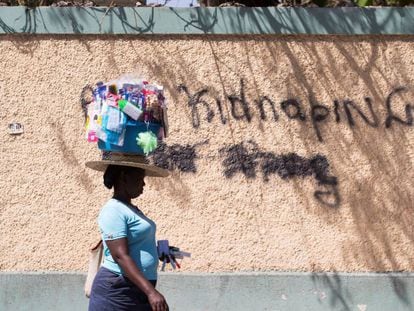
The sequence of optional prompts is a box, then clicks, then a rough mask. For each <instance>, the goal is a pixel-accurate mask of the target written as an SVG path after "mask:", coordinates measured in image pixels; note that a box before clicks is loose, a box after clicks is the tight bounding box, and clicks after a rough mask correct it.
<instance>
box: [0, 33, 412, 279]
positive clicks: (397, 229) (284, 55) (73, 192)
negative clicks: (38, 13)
mask: <svg viewBox="0 0 414 311" xmlns="http://www.w3.org/2000/svg"><path fill="white" fill-rule="evenodd" d="M413 54H414V38H413V37H412V36H407V37H375V36H372V37H342V36H325V37H317V36H309V37H301V36H295V37H289V36H285V37H282V36H267V37H260V36H245V37H234V36H233V37H220V36H213V37H197V36H194V37H174V36H165V37H163V36H159V37H152V38H142V37H138V36H137V37H126V36H120V37H94V36H79V37H76V36H70V37H64V36H2V37H0V55H1V57H0V68H1V71H0V95H1V96H0V107H1V109H0V125H1V130H0V135H1V144H0V154H1V157H0V174H1V178H0V189H1V196H0V237H1V238H0V249H1V250H2V252H1V253H0V269H1V270H6V271H9V270H11V271H15V270H17V271H22V270H31V271H36V270H60V271H73V270H81V271H84V270H86V267H87V258H88V248H89V247H90V246H91V245H92V244H93V243H94V242H95V241H96V240H97V239H98V237H99V234H98V228H97V224H96V217H97V214H98V212H99V209H100V207H101V206H102V205H103V204H104V203H105V201H106V200H107V199H108V198H109V197H110V196H111V193H110V192H109V191H108V190H106V189H105V188H104V186H103V184H102V176H101V174H100V173H98V172H94V171H91V170H88V169H87V168H85V165H84V163H85V162H86V161H88V160H94V159H98V157H99V151H98V149H97V147H96V146H95V145H93V144H89V143H87V142H86V140H85V138H84V128H83V122H84V119H83V113H82V109H81V100H80V98H81V92H82V89H83V88H84V87H85V86H86V85H87V84H93V83H96V82H97V81H107V80H111V79H114V78H116V77H118V76H120V75H122V74H124V73H135V74H140V75H142V76H144V77H148V79H149V80H157V81H158V82H159V83H161V84H162V85H164V86H165V87H166V92H167V98H168V99H169V121H170V122H169V123H170V136H169V137H168V138H167V139H166V143H167V146H168V147H167V151H168V152H169V154H170V155H171V156H170V158H167V160H166V161H167V162H168V163H167V164H170V165H171V166H172V167H175V168H174V170H173V172H172V176H171V177H169V178H167V179H148V180H147V181H146V182H147V186H146V189H145V192H144V194H143V196H142V197H141V198H139V199H137V200H136V202H135V203H137V204H139V206H140V207H141V208H142V210H144V211H145V212H146V213H147V214H148V215H149V216H150V217H152V218H153V219H154V220H155V221H156V222H157V225H158V238H159V239H162V238H168V239H169V240H170V242H171V244H173V245H177V246H179V247H181V248H182V249H184V250H187V251H189V252H191V253H192V258H191V259H186V260H185V261H184V262H183V265H182V266H183V270H184V271H210V272H216V271H252V270H260V271H269V270H296V271H334V270H335V271H400V270H407V271H412V270H413V269H414V259H413V258H414V247H413V239H414V232H413V225H412V224H413V218H414V216H413V208H414V204H413V202H414V190H413V185H412V180H413V177H414V171H413V169H412V167H413V164H414V129H413V126H412V120H411V123H410V120H409V118H407V116H406V108H405V107H406V105H407V104H409V103H411V105H412V106H413V107H414V75H413V72H414V58H413V57H412V55H413ZM180 85H181V87H179V86H180ZM241 85H243V86H241ZM399 88H405V89H399ZM203 89H206V92H204V93H203V94H201V93H200V94H199V95H200V96H199V98H198V99H199V100H202V101H204V104H203V103H202V102H201V103H198V104H197V101H196V99H197V96H195V95H194V94H196V93H197V92H199V91H201V90H203ZM241 89H242V90H241ZM185 90H186V91H187V93H186V91H185ZM393 91H395V92H397V93H396V94H395V95H391V96H390V93H392V92H393ZM243 94H244V95H243ZM263 96H266V98H264V97H263ZM189 97H192V100H189ZM243 97H244V99H243ZM367 97H369V99H365V98H367ZM229 98H230V100H229ZM260 98H261V99H262V100H263V101H264V106H263V107H264V111H261V110H260V107H261V106H260ZM387 98H388V103H389V107H390V109H391V110H390V109H388V111H387V105H386V103H387ZM217 99H218V100H219V102H220V104H221V106H220V105H218V104H217ZM288 99H290V101H289V102H285V105H284V106H283V107H284V108H285V109H286V112H285V111H284V110H283V107H282V105H281V103H282V102H284V101H286V100H288ZM269 100H271V101H272V102H274V107H275V112H276V119H277V120H275V118H274V115H273V113H272V110H271V109H270V108H271V106H270V104H269ZM294 100H296V102H295V101H294ZM346 100H352V101H353V102H354V104H355V106H357V107H360V109H361V111H362V112H363V113H364V115H366V117H367V118H368V122H369V123H371V125H369V124H368V123H367V122H365V121H364V120H363V119H362V118H361V117H360V115H359V114H358V113H357V112H356V110H354V109H353V108H352V107H350V106H349V104H348V108H349V110H348V112H349V113H348V114H347V111H346V109H345V106H344V102H346ZM231 101H232V102H233V104H232V103H231ZM241 101H244V104H243V105H242V103H241ZM335 101H336V102H337V104H336V105H337V109H335ZM258 103H259V104H258ZM293 103H295V104H293ZM296 103H299V105H300V111H299V112H300V113H298V111H297V107H295V106H294V105H298V104H296ZM367 103H372V108H373V110H374V113H375V115H376V116H377V122H375V118H373V117H372V115H371V114H370V112H369V109H368V105H367ZM316 105H323V106H325V107H326V108H323V107H320V106H316ZM206 106H209V107H210V110H211V111H212V112H211V113H210V122H208V120H207V113H206ZM219 106H220V107H221V110H222V114H220V110H219ZM193 107H195V108H194V109H195V110H194V111H193V110H192V109H193ZM312 107H313V108H312ZM232 108H233V109H232ZM413 109H414V108H413ZM312 110H313V118H312V113H311V111H312ZM197 111H198V112H199V116H200V118H199V119H197V117H196V116H197V114H196V112H197ZM390 111H392V112H390ZM407 111H408V113H410V112H411V110H410V106H408V109H407ZM193 112H194V113H193ZM213 113H214V115H213ZM262 113H263V114H264V115H262ZM391 113H392V114H393V115H396V116H398V117H399V118H400V119H401V120H403V121H407V120H408V121H407V124H403V123H401V122H397V121H395V120H391V119H390V118H388V121H389V122H388V124H386V120H387V117H389V116H390V115H391ZM287 114H289V115H290V117H291V118H289V117H288V116H287ZM321 115H322V116H321ZM323 115H326V118H324V117H323ZM351 117H353V120H354V123H355V124H354V126H352V125H350V118H351ZM390 121H391V122H390ZM11 122H20V123H22V124H23V125H24V129H25V132H24V134H22V135H20V136H10V135H9V134H8V128H7V127H8V124H9V123H11ZM351 123H352V122H351ZM387 125H388V127H387ZM292 153H294V154H296V156H293V155H292ZM317 155H318V157H316V156H317ZM315 157H316V158H315ZM312 159H314V160H315V159H319V160H320V159H322V161H320V162H317V163H316V164H315V161H313V162H312V161H311V160H312ZM318 163H319V164H320V165H317V164H318ZM326 163H328V164H329V170H328V168H327V166H326V165H325V164H326ZM191 164H194V166H192V165H191ZM312 165H313V166H312ZM315 165H316V166H315ZM314 167H317V168H319V170H317V169H316V170H314V169H313V168H314ZM266 173H269V174H268V175H267V176H266ZM334 177H336V179H335V178H334ZM318 191H320V192H318ZM326 191H329V192H330V194H323V193H321V192H326Z"/></svg>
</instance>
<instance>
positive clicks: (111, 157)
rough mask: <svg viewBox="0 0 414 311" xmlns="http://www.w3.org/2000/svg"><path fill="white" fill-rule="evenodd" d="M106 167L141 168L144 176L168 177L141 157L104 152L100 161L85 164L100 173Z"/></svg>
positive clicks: (163, 170) (166, 173)
mask: <svg viewBox="0 0 414 311" xmlns="http://www.w3.org/2000/svg"><path fill="white" fill-rule="evenodd" d="M108 165H122V166H131V167H138V168H142V169H144V170H145V175H146V176H151V177H167V176H168V175H169V172H168V171H167V170H166V169H163V168H160V167H157V166H155V165H152V164H149V161H148V160H147V159H146V158H145V157H144V156H143V155H135V154H124V153H118V152H111V151H104V152H102V160H100V161H89V162H86V166H87V167H89V168H91V169H93V170H96V171H101V172H104V171H105V170H106V168H107V167H108Z"/></svg>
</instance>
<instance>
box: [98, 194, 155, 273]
mask: <svg viewBox="0 0 414 311" xmlns="http://www.w3.org/2000/svg"><path fill="white" fill-rule="evenodd" d="M98 224H99V229H100V230H101V234H102V240H103V241H104V243H103V245H104V262H103V264H102V266H104V267H105V268H107V269H109V270H111V271H113V272H115V273H117V274H123V271H122V269H121V267H120V266H119V265H118V264H117V263H116V262H115V260H114V259H113V258H112V256H111V253H110V251H109V248H108V246H107V245H106V243H105V241H107V240H116V239H120V238H127V239H128V248H129V255H130V256H131V257H132V259H133V260H134V262H135V263H136V264H137V266H138V268H139V269H140V270H141V272H142V273H143V274H144V276H145V278H146V279H147V280H156V279H157V268H158V253H157V246H156V242H155V231H156V226H155V223H154V222H153V221H152V220H151V219H149V218H148V217H146V216H145V215H144V214H143V213H142V212H141V211H140V210H138V209H136V208H133V207H129V206H128V205H126V204H124V203H122V202H121V201H118V200H116V199H110V200H109V201H108V202H107V203H106V204H105V205H104V206H103V208H102V210H101V212H100V213H99V218H98Z"/></svg>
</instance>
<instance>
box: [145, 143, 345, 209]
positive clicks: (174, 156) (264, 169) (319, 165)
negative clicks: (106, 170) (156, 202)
mask: <svg viewBox="0 0 414 311" xmlns="http://www.w3.org/2000/svg"><path fill="white" fill-rule="evenodd" d="M205 144H208V141H204V142H201V143H198V144H194V145H179V144H174V145H171V146H168V145H166V144H161V146H159V147H158V148H157V150H156V151H155V152H154V153H153V154H152V155H151V157H150V159H151V161H153V163H154V164H155V165H157V166H159V167H162V168H165V169H169V170H174V169H177V170H180V171H182V172H192V173H195V172H196V171H197V168H196V163H195V161H196V159H200V158H201V157H200V156H199V153H198V150H197V148H198V147H200V146H203V145H205ZM218 153H219V154H218V157H219V158H220V159H221V161H222V166H223V168H224V176H225V177H226V178H232V177H233V176H234V175H236V174H243V175H244V176H245V177H246V178H249V179H253V178H256V177H257V175H258V172H260V173H261V174H262V178H263V180H264V182H267V181H269V178H270V176H271V175H274V174H276V175H278V176H279V177H281V178H282V179H285V180H286V179H290V178H294V177H301V178H305V177H308V176H309V177H311V176H313V177H314V178H315V180H316V181H317V184H318V186H319V187H320V188H323V189H320V190H316V191H315V192H314V197H315V198H316V199H317V200H318V201H319V202H321V203H322V204H324V205H326V206H329V207H338V206H339V204H340V195H339V191H338V180H337V178H336V177H335V176H333V175H330V173H329V162H328V159H327V158H326V157H325V156H324V155H321V154H316V155H314V156H311V157H309V158H306V157H301V156H299V155H298V154H296V153H288V154H281V155H277V154H275V153H272V152H266V151H262V150H260V148H259V146H258V145H257V144H256V143H255V142H254V141H252V140H249V141H247V142H241V143H239V144H233V145H227V146H225V147H223V148H221V149H220V150H219V152H218ZM209 158H211V156H209Z"/></svg>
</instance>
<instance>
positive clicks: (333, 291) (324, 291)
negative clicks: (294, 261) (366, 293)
mask: <svg viewBox="0 0 414 311" xmlns="http://www.w3.org/2000/svg"><path fill="white" fill-rule="evenodd" d="M347 277H349V276H344V275H342V276H341V275H340V274H339V273H337V272H329V273H326V272H322V273H312V275H311V279H312V282H313V284H314V288H315V289H316V294H317V295H318V300H319V301H320V302H323V301H324V300H325V299H328V303H329V306H330V307H331V308H332V310H344V311H351V310H355V306H356V305H358V303H360V301H361V300H362V301H364V299H360V298H359V299H356V297H354V296H353V295H352V294H351V291H352V290H351V289H350V288H349V285H350V284H348V283H347V282H346V278H347ZM360 278H368V279H369V278H371V280H369V282H367V283H366V284H369V283H372V288H371V290H372V291H376V290H378V291H379V290H381V289H383V288H377V287H376V286H375V285H376V284H375V282H376V279H375V278H373V277H372V276H360ZM387 279H388V283H389V284H387V285H388V286H389V287H390V289H391V290H392V291H393V292H394V294H395V296H396V297H397V298H398V300H400V301H401V303H402V304H403V305H404V306H406V307H407V310H409V309H412V301H411V300H410V294H409V292H408V290H409V286H408V283H407V280H406V279H405V277H404V276H401V275H398V276H397V275H391V274H390V275H389V276H388V277H387ZM385 291H386V290H385ZM354 292H355V291H354ZM386 292H388V291H386ZM364 298H365V300H366V297H364ZM368 300H369V299H368ZM360 310H363V309H360Z"/></svg>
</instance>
